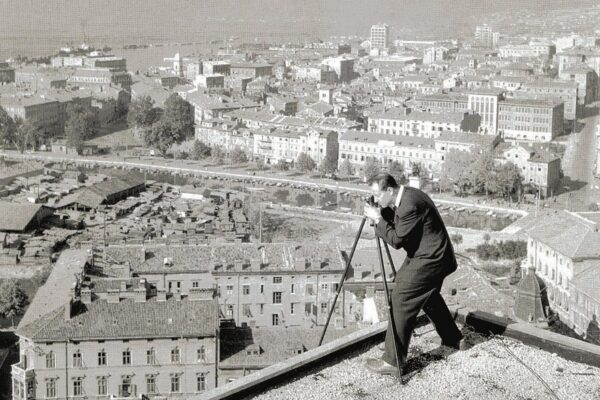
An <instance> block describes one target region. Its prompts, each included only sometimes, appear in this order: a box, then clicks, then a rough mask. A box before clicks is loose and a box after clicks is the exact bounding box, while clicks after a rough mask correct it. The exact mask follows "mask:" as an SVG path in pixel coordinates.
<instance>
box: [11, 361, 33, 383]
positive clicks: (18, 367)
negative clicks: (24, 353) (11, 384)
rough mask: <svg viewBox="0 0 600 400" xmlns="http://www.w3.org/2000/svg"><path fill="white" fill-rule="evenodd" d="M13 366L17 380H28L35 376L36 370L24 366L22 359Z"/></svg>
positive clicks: (13, 372)
mask: <svg viewBox="0 0 600 400" xmlns="http://www.w3.org/2000/svg"><path fill="white" fill-rule="evenodd" d="M11 367H12V376H13V378H14V379H15V380H19V381H21V382H25V381H26V380H29V379H33V378H34V377H35V370H33V369H25V368H23V367H24V366H23V362H22V361H21V362H19V363H17V364H13V365H12V366H11Z"/></svg>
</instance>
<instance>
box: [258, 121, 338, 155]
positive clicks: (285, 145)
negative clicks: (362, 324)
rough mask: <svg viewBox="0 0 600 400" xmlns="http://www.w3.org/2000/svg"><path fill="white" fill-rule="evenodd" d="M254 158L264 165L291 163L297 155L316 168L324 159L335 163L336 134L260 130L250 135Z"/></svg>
mask: <svg viewBox="0 0 600 400" xmlns="http://www.w3.org/2000/svg"><path fill="white" fill-rule="evenodd" d="M253 136H254V148H253V154H254V157H255V158H256V157H258V158H262V159H263V160H264V161H265V162H266V163H268V164H277V163H278V162H281V161H284V162H287V163H293V162H295V161H296V159H297V158H298V156H299V155H300V153H305V154H307V155H309V156H310V157H311V158H312V159H313V160H314V161H315V163H317V164H319V163H320V162H321V161H323V160H324V159H325V158H326V157H327V156H328V155H329V157H330V159H333V160H337V154H338V151H337V150H338V134H337V132H335V131H333V130H327V129H320V128H314V127H313V128H308V129H294V130H290V129H282V128H274V127H271V128H263V129H260V130H257V131H254V132H253Z"/></svg>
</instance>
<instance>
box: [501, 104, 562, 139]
mask: <svg viewBox="0 0 600 400" xmlns="http://www.w3.org/2000/svg"><path fill="white" fill-rule="evenodd" d="M498 130H499V132H501V134H502V136H503V137H504V138H505V139H515V140H527V141H537V142H549V141H551V140H552V139H554V138H555V137H557V136H559V135H561V134H562V133H563V132H564V103H563V102H562V101H558V100H534V99H517V98H511V99H506V100H504V101H502V102H500V104H499V113H498Z"/></svg>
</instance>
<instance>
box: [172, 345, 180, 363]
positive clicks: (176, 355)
mask: <svg viewBox="0 0 600 400" xmlns="http://www.w3.org/2000/svg"><path fill="white" fill-rule="evenodd" d="M171 362H172V363H179V362H181V353H180V352H179V348H177V347H175V348H173V349H171Z"/></svg>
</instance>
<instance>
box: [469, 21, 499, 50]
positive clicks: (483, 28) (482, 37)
mask: <svg viewBox="0 0 600 400" xmlns="http://www.w3.org/2000/svg"><path fill="white" fill-rule="evenodd" d="M499 37H500V34H499V33H498V32H494V31H493V30H492V27H491V26H488V25H485V24H484V25H478V26H476V27H475V41H476V42H477V43H478V44H480V45H481V46H484V47H490V48H494V47H496V46H497V45H498V39H499Z"/></svg>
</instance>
